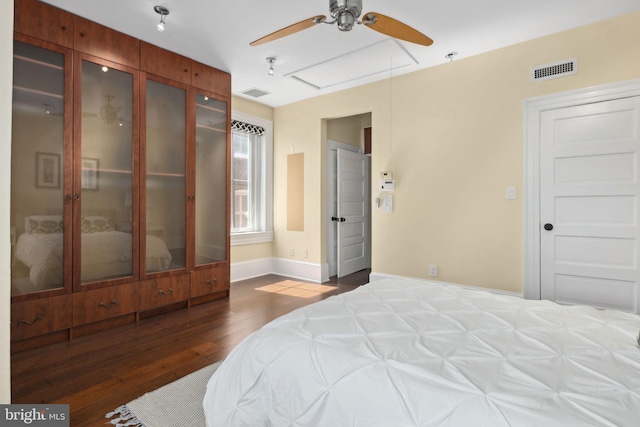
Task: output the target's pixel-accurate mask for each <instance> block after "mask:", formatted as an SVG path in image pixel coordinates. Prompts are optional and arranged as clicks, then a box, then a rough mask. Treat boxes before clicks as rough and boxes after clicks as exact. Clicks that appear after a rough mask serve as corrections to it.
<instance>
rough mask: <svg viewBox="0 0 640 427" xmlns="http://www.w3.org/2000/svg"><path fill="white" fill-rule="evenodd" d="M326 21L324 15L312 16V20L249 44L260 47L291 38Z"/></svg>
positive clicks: (297, 23)
mask: <svg viewBox="0 0 640 427" xmlns="http://www.w3.org/2000/svg"><path fill="white" fill-rule="evenodd" d="M325 19H327V17H326V16H324V15H318V16H312V17H311V18H308V19H305V20H304V21H300V22H296V23H295V24H292V25H289V26H288V27H284V28H282V29H280V30H278V31H275V32H273V33H271V34H269V35H266V36H264V37H262V38H259V39H258V40H255V41H252V42H251V43H249V45H250V46H258V45H260V44H263V43H267V42H270V41H273V40H277V39H279V38H281V37H285V36H289V35H291V34H293V33H297V32H298V31H302V30H306V29H307V28H310V27H313V26H314V25H316V24H317V23H319V22H322V21H324V20H325Z"/></svg>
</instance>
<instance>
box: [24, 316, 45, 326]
mask: <svg viewBox="0 0 640 427" xmlns="http://www.w3.org/2000/svg"><path fill="white" fill-rule="evenodd" d="M38 320H42V316H40V315H39V314H38V316H37V317H36V318H35V319H33V321H31V322H29V321H28V320H24V319H22V320H21V321H20V323H23V324H25V325H29V326H31V325H33V324H34V323H36V322H37V321H38Z"/></svg>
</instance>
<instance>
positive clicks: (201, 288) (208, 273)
mask: <svg viewBox="0 0 640 427" xmlns="http://www.w3.org/2000/svg"><path fill="white" fill-rule="evenodd" d="M228 289H229V267H228V266H227V265H223V266H214V267H212V268H211V269H208V270H198V271H192V272H191V297H192V298H193V297H198V296H201V295H207V294H212V293H214V292H221V291H226V290H228Z"/></svg>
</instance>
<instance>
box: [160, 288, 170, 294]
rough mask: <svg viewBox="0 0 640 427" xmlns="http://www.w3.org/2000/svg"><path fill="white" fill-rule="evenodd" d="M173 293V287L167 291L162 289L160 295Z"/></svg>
mask: <svg viewBox="0 0 640 427" xmlns="http://www.w3.org/2000/svg"><path fill="white" fill-rule="evenodd" d="M172 293H173V288H169V290H168V291H167V292H165V291H163V290H162V289H160V295H171V294H172Z"/></svg>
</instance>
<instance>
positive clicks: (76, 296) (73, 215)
mask: <svg viewBox="0 0 640 427" xmlns="http://www.w3.org/2000/svg"><path fill="white" fill-rule="evenodd" d="M15 14H16V15H15V33H14V38H15V40H17V41H21V42H24V43H27V44H32V45H35V46H38V47H42V48H45V49H49V50H52V51H55V52H59V53H62V54H63V55H64V64H65V65H64V93H65V96H64V154H63V168H62V172H63V174H62V180H61V182H62V186H63V195H64V202H63V203H64V207H63V219H64V247H63V250H64V254H65V256H64V266H63V270H64V272H63V276H64V285H63V287H61V288H57V289H53V290H46V291H42V292H37V293H27V294H20V295H15V296H12V297H11V301H12V324H15V325H14V326H15V328H14V327H13V326H12V341H13V342H14V345H13V349H14V350H20V349H24V348H29V347H33V346H37V345H40V344H42V343H49V342H51V341H52V340H58V339H65V338H71V337H72V336H73V335H74V328H78V333H85V332H87V331H94V330H99V329H103V328H105V327H111V326H115V325H119V324H122V323H123V322H127V321H131V320H134V321H135V320H138V319H139V318H140V313H141V312H143V311H144V312H148V313H153V312H155V310H157V309H158V308H161V307H163V306H171V307H173V306H176V308H178V307H180V306H185V307H188V306H189V305H193V304H197V303H201V302H205V301H208V300H211V299H218V298H223V297H227V296H228V295H229V250H230V235H229V232H228V230H229V221H230V215H229V201H230V199H229V198H230V187H229V185H228V181H229V174H230V167H231V150H230V144H231V130H230V123H231V76H230V75H229V74H228V73H225V72H222V71H220V70H216V69H213V68H211V67H208V66H205V65H203V64H201V63H198V62H196V61H193V60H192V59H189V58H186V57H183V56H181V55H178V54H175V53H173V52H169V51H166V50H164V49H161V48H159V47H157V46H153V45H151V44H148V43H146V42H143V41H140V40H137V39H134V38H132V37H130V36H127V35H125V34H122V33H118V32H117V31H115V30H112V29H109V28H106V27H103V26H101V25H99V24H96V23H93V22H91V21H88V20H86V19H84V18H81V17H78V16H74V15H73V14H70V13H68V12H65V11H63V10H60V9H57V8H55V7H52V6H50V5H47V4H45V3H41V2H40V1H37V0H16V1H15ZM83 61H90V62H93V63H96V64H101V65H105V66H107V67H109V68H111V69H116V70H120V71H124V72H126V73H130V74H131V75H132V76H133V83H132V84H133V88H132V90H133V106H132V108H133V124H132V126H133V135H132V136H133V149H132V174H133V177H132V198H133V200H139V201H140V203H133V204H132V209H133V212H132V224H131V232H132V235H133V236H134V238H133V239H132V255H133V257H134V259H133V262H132V269H133V270H132V274H131V276H127V277H123V278H117V279H112V280H104V281H97V282H95V283H88V284H85V285H83V284H81V271H80V266H81V264H80V262H74V260H79V258H78V257H79V256H80V255H79V252H80V244H81V233H80V223H81V220H82V209H81V207H82V197H81V195H82V188H81V161H82V152H81V148H82V111H81V110H82V106H81V101H82V78H81V77H82V64H83ZM147 79H150V80H153V81H157V82H159V83H163V84H167V85H171V86H174V87H178V88H181V89H184V90H185V93H186V97H187V99H186V112H185V114H186V117H185V120H186V135H185V138H186V141H185V163H186V164H185V171H186V177H185V217H186V218H185V222H186V223H185V239H186V242H187V243H186V248H185V251H186V253H185V268H179V269H176V270H169V271H163V272H153V273H146V271H145V269H146V266H145V259H144V257H142V256H141V254H144V253H145V251H146V241H145V238H144V236H145V235H146V223H145V221H144V219H142V212H143V211H144V207H145V205H146V203H147V200H146V191H145V190H146V188H145V178H143V177H146V164H145V161H146V157H145V155H146V151H145V150H146V146H145V139H146V128H145V123H146V118H145V114H146V82H147ZM196 94H202V95H206V96H209V97H210V98H215V99H217V100H219V101H223V102H224V103H225V104H226V140H225V142H226V172H225V173H226V177H227V178H226V180H227V184H226V186H225V188H226V191H225V194H224V196H223V197H224V201H225V204H226V218H225V224H224V227H225V230H226V235H225V259H224V260H221V261H219V262H215V263H212V264H207V265H200V266H196V265H195V233H196V229H195V220H194V219H195V208H196V204H197V203H198V201H197V200H195V185H196V183H195V174H194V172H193V171H194V168H195V155H196V153H195V139H196V138H195V132H196V131H195V115H196V105H195V97H196ZM207 281H208V282H210V283H211V285H209V284H208V283H207ZM202 283H205V285H203V284H202ZM165 288H166V289H165ZM169 289H171V290H170V291H169ZM105 298H106V299H109V301H107V300H106V299H105ZM103 300H104V301H103ZM113 301H116V302H115V303H113ZM182 303H184V304H182ZM96 304H98V305H100V304H102V305H100V310H101V311H98V310H97V309H96V308H95V307H93V306H94V305H96ZM103 306H106V307H103ZM110 313H113V314H110ZM45 315H46V316H45ZM45 317H46V320H45V321H42V320H43V319H45ZM39 318H42V319H39ZM29 324H33V325H35V327H34V328H31V329H29V328H28V326H30V325H29ZM17 325H20V326H19V327H18V326H17Z"/></svg>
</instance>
